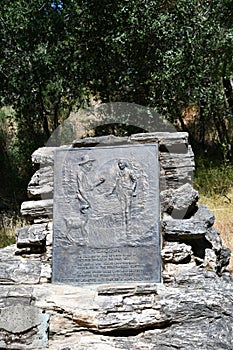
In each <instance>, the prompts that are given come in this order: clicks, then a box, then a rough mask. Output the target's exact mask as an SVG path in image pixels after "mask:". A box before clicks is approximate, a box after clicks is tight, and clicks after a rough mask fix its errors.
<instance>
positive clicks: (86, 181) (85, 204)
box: [76, 156, 105, 213]
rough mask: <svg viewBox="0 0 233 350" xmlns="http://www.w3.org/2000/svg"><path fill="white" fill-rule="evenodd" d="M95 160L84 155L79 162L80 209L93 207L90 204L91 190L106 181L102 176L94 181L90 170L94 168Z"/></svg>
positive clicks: (78, 194) (83, 210) (78, 196)
mask: <svg viewBox="0 0 233 350" xmlns="http://www.w3.org/2000/svg"><path fill="white" fill-rule="evenodd" d="M93 162H95V159H89V157H88V156H84V157H83V158H82V159H81V161H80V162H79V163H78V165H79V167H80V171H79V172H78V174H77V192H76V193H77V198H78V199H79V201H80V211H81V213H83V212H85V211H86V210H87V209H89V208H90V207H91V204H90V198H89V196H90V192H92V191H93V190H94V188H95V187H97V186H99V185H101V184H102V183H104V181H105V179H104V178H102V177H101V178H100V179H99V180H98V181H97V182H95V183H92V181H91V176H90V172H91V170H92V168H93Z"/></svg>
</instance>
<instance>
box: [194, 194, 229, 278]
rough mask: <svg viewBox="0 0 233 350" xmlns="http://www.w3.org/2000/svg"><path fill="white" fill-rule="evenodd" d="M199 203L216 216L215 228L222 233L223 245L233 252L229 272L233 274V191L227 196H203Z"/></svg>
mask: <svg viewBox="0 0 233 350" xmlns="http://www.w3.org/2000/svg"><path fill="white" fill-rule="evenodd" d="M199 203H201V204H205V205H206V206H207V207H208V208H209V209H210V210H211V211H212V212H213V213H214V215H215V224H214V227H215V228H216V229H217V230H218V232H220V235H221V238H222V241H223V243H224V244H225V245H226V246H227V247H228V248H230V249H231V251H232V256H231V260H230V265H229V267H228V271H230V272H231V273H233V189H232V190H231V191H230V192H229V193H228V194H227V196H217V195H216V196H213V197H211V198H210V197H205V196H201V198H200V200H199Z"/></svg>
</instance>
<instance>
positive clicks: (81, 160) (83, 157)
mask: <svg viewBox="0 0 233 350" xmlns="http://www.w3.org/2000/svg"><path fill="white" fill-rule="evenodd" d="M90 162H95V159H90V158H89V156H88V155H85V156H82V157H81V159H80V161H79V162H78V165H84V164H87V163H90Z"/></svg>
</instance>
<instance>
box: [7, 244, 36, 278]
mask: <svg viewBox="0 0 233 350" xmlns="http://www.w3.org/2000/svg"><path fill="white" fill-rule="evenodd" d="M15 253H16V247H15V245H13V246H9V247H6V248H4V249H1V250H0V284H36V283H39V282H40V277H41V271H42V262H41V260H40V258H39V257H36V258H35V257H32V258H30V259H27V258H23V257H20V256H16V255H15Z"/></svg>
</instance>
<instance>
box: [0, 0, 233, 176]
mask: <svg viewBox="0 0 233 350" xmlns="http://www.w3.org/2000/svg"><path fill="white" fill-rule="evenodd" d="M232 5H233V1H232V0H213V1H203V0H192V1H190V0H180V1H175V0H169V1H164V0H151V1H148V0H132V1H129V0H120V1H115V2H113V1H110V0H103V1H101V2H100V1H96V0H88V1H86V0H63V1H61V0H59V1H52V0H38V1H33V0H27V1H26V0H11V1H9V0H2V1H1V7H0V33H1V38H2V40H1V42H0V87H1V96H0V104H1V106H9V105H11V106H13V108H14V110H15V114H14V116H12V122H13V123H14V125H15V126H16V127H15V128H16V135H15V139H14V140H13V141H12V142H11V144H10V145H9V148H7V151H6V147H5V146H6V143H4V142H5V141H4V140H5V139H6V136H7V135H6V131H4V130H5V129H4V130H3V133H1V135H0V139H1V142H0V143H1V147H2V150H1V152H0V153H1V154H0V157H5V158H4V159H3V158H1V160H2V161H4V162H7V163H8V162H9V159H12V161H11V164H17V167H18V168H19V169H20V170H19V176H20V177H21V178H23V177H24V178H25V176H24V175H25V174H26V173H27V172H28V164H29V162H30V154H31V153H32V151H33V150H34V149H35V148H37V147H38V146H40V145H43V144H44V143H45V142H46V140H47V139H48V138H49V136H50V135H51V133H52V132H53V131H54V130H55V129H56V128H57V127H58V125H59V124H61V123H62V122H63V121H64V120H65V119H66V118H67V117H68V116H69V114H70V112H71V111H72V110H74V109H79V108H80V107H82V106H85V105H90V104H91V97H93V96H96V97H97V98H98V100H101V101H102V102H134V103H136V104H140V105H144V106H150V107H154V108H156V110H157V111H158V112H159V113H161V114H162V115H164V116H165V117H166V118H167V119H168V120H169V121H170V122H172V123H174V124H176V125H178V127H179V128H180V129H182V130H185V131H188V132H190V134H191V141H192V143H193V144H195V143H199V144H201V146H202V147H203V148H204V147H206V144H207V143H208V142H212V143H219V144H220V145H221V147H222V153H223V155H224V157H225V158H227V156H228V153H229V152H227V149H228V145H229V144H232V137H233V135H232V123H233V78H232V75H233V74H232V72H233V30H232V29H233V21H232V20H233V16H232ZM190 106H195V108H196V114H195V115H194V116H193V117H192V118H191V119H190V116H189V115H187V110H188V109H189V108H190ZM125 124H127V120H126V123H125ZM99 129H101V128H99ZM99 129H98V130H97V131H96V132H98V134H99V133H100V132H101V130H99ZM102 129H103V130H102V132H106V130H105V129H108V127H103V128H102ZM4 147H5V148H4ZM6 157H7V158H6ZM15 166H16V165H15ZM11 167H12V165H11ZM12 173H13V172H12Z"/></svg>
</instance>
